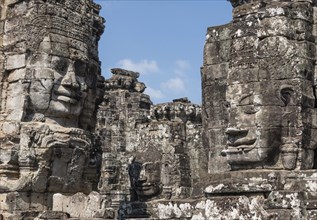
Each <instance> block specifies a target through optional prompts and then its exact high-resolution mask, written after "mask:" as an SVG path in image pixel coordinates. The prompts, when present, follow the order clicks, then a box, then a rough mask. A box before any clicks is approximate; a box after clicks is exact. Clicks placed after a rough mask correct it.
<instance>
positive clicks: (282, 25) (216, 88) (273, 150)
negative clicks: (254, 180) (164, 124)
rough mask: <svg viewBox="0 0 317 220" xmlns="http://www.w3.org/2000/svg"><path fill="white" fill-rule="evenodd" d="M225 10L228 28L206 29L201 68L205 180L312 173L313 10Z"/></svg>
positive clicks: (287, 5)
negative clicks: (237, 173)
mask: <svg viewBox="0 0 317 220" xmlns="http://www.w3.org/2000/svg"><path fill="white" fill-rule="evenodd" d="M231 3H232V5H233V7H234V9H233V21H232V23H230V24H228V25H224V26H220V27H214V28H209V29H208V34H207V42H206V45H205V59H204V67H203V68H202V77H203V98H204V100H203V105H204V108H203V109H204V111H203V112H204V116H205V120H204V128H205V130H204V141H205V142H204V144H205V145H207V146H209V148H210V149H209V151H210V155H209V156H210V162H211V163H210V164H209V171H210V173H214V172H216V173H217V172H222V171H226V170H243V169H278V170H279V169H286V170H293V169H302V170H303V169H304V170H305V169H312V168H314V167H316V164H315V162H314V154H315V149H316V125H315V122H314V120H313V118H314V117H315V115H316V104H315V102H316V101H315V100H316V97H315V82H316V80H315V66H314V65H315V32H314V31H315V20H314V19H315V16H316V15H315V5H314V4H313V3H312V1H256V0H254V1H231ZM218 137H221V138H218ZM220 155H222V156H223V157H222V158H221V157H220ZM290 155H293V156H290ZM291 157H293V159H290V158H291ZM214 160H216V161H218V162H219V163H213V162H212V161H214Z"/></svg>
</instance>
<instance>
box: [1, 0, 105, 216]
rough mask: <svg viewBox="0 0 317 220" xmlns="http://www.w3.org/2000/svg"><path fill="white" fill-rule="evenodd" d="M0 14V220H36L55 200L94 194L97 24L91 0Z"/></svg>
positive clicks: (17, 5) (29, 5)
mask: <svg viewBox="0 0 317 220" xmlns="http://www.w3.org/2000/svg"><path fill="white" fill-rule="evenodd" d="M0 6H1V21H0V22H1V27H2V28H1V30H2V31H1V39H2V40H1V60H2V61H1V73H0V81H1V84H0V94H1V100H0V102H1V105H0V106H1V107H0V115H1V119H0V120H1V125H0V139H1V143H0V152H1V153H0V155H1V156H0V173H1V175H0V196H1V201H3V204H1V205H0V210H1V211H0V213H1V214H2V215H3V217H4V218H5V219H7V218H18V217H21V216H24V214H23V213H27V212H29V211H30V210H34V213H35V214H34V217H36V213H37V214H38V213H39V212H40V211H44V210H47V209H49V210H51V209H52V195H53V194H54V193H57V192H59V193H70V194H74V193H76V192H84V193H89V192H91V191H92V190H96V189H97V184H98V175H99V171H98V170H99V168H100V165H101V160H100V157H101V156H100V155H101V151H100V150H99V148H98V144H97V143H96V140H97V138H96V137H95V136H94V135H93V134H92V133H91V132H92V131H93V130H94V127H95V119H94V117H95V114H96V107H97V105H98V100H100V95H101V94H102V89H103V87H104V86H103V85H102V86H100V81H102V84H103V78H102V77H101V76H100V63H99V59H98V51H97V47H98V40H99V38H100V35H101V33H102V32H103V28H104V27H103V19H102V18H101V17H99V16H98V13H99V10H100V8H99V6H98V5H96V4H95V3H93V2H92V1H90V0H76V1H70V0H69V1H68V0H66V1H49V2H47V1H41V0H40V1H3V2H2V3H1V4H0ZM101 97H102V96H101ZM97 99H98V100H97ZM4 201H10V204H9V203H8V204H5V203H4ZM21 201H23V202H21ZM35 204H38V205H35ZM7 205H8V206H7ZM25 215H29V214H25ZM52 216H54V215H53V214H52ZM60 216H64V215H62V214H61V215H60ZM66 216H67V215H66ZM30 217H31V216H30ZM47 218H48V217H47Z"/></svg>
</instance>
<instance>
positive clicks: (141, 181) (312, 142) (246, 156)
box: [0, 0, 317, 220]
mask: <svg viewBox="0 0 317 220" xmlns="http://www.w3.org/2000/svg"><path fill="white" fill-rule="evenodd" d="M230 2H231V3H232V5H233V7H234V9H233V21H232V22H231V23H229V24H227V25H223V26H218V27H211V28H208V30H207V40H206V43H205V49H204V64H203V67H202V69H201V74H202V92H203V103H202V107H200V106H199V105H195V104H192V103H191V102H190V101H189V100H188V99H187V98H180V99H175V100H173V102H168V103H161V104H155V105H154V104H153V103H152V102H151V100H150V97H149V96H148V95H145V94H144V93H143V92H144V90H145V89H146V86H145V84H144V83H142V82H139V80H138V78H139V76H140V74H139V73H137V72H133V71H129V70H124V69H120V68H115V69H112V70H111V72H112V74H113V75H112V77H111V78H110V79H107V80H104V78H103V77H102V76H101V75H100V63H99V59H98V50H97V46H98V40H99V38H100V35H101V33H102V32H103V19H102V18H100V17H99V16H98V12H99V10H100V8H99V6H98V5H96V4H94V3H93V2H92V1H90V0H72V1H70V0H65V1H57V0H56V1H55V0H50V1H44V0H43V1H42V0H36V1H35V0H34V1H33V0H31V1H2V2H1V3H0V6H1V20H0V28H1V30H2V32H1V37H2V38H1V39H2V40H1V47H0V51H1V54H0V66H1V68H0V71H1V74H0V95H1V99H0V121H1V123H0V219H66V218H72V219H82V218H85V219H97V218H98V219H122V220H124V219H136V218H142V219H315V218H316V215H317V210H316V197H317V193H316V176H317V175H316V166H317V165H316V164H317V162H316V161H317V159H316V158H317V156H316V155H317V150H316V143H317V139H316V137H317V135H316V131H317V130H316V128H317V125H316V121H317V120H316V115H317V112H316V92H315V89H316V80H315V57H316V54H315V41H316V40H315V35H316V33H315V32H316V30H315V29H316V27H315V26H316V22H317V16H316V4H315V2H312V1H310V0H301V1H295V0H294V1H290V0H287V1H286V0H285V1H282V0H281V1H269V0H261V1H260V0H231V1H230Z"/></svg>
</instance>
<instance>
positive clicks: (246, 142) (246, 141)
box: [227, 137, 256, 147]
mask: <svg viewBox="0 0 317 220" xmlns="http://www.w3.org/2000/svg"><path fill="white" fill-rule="evenodd" d="M255 141H256V138H252V137H244V138H240V139H238V140H236V141H234V142H231V141H228V142H227V144H228V146H234V147H238V146H241V145H252V144H254V143H255Z"/></svg>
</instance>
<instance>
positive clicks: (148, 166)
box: [129, 142, 162, 200]
mask: <svg viewBox="0 0 317 220" xmlns="http://www.w3.org/2000/svg"><path fill="white" fill-rule="evenodd" d="M133 155H134V156H133V157H132V158H133V159H131V161H130V165H129V175H130V182H131V187H132V189H133V191H134V192H135V193H136V195H137V198H138V199H141V200H143V199H149V198H152V197H155V196H157V195H159V194H160V193H161V191H162V181H161V166H162V152H161V150H159V149H158V146H156V145H155V144H153V143H151V142H148V143H147V144H146V145H145V146H144V148H142V149H139V150H138V152H134V153H133Z"/></svg>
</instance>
